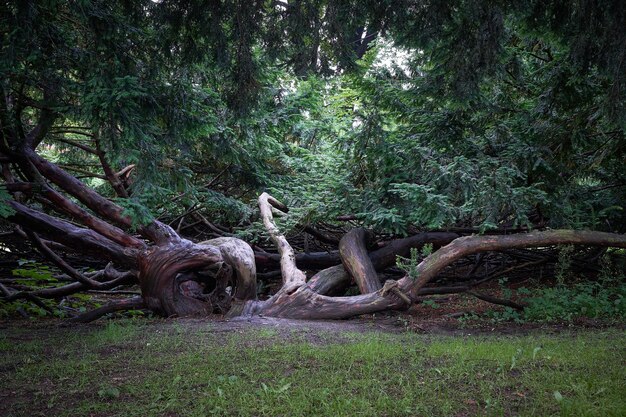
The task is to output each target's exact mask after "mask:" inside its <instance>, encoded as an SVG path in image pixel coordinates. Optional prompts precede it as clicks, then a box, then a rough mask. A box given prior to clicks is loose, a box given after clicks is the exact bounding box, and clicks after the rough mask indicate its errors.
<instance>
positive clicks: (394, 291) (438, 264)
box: [230, 194, 626, 319]
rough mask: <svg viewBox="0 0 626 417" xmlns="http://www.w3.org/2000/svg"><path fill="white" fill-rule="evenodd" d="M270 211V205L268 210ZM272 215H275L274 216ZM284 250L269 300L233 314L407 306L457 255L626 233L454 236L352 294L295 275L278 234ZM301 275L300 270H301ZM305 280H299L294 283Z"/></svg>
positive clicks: (595, 242)
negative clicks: (330, 292) (411, 272)
mask: <svg viewBox="0 0 626 417" xmlns="http://www.w3.org/2000/svg"><path fill="white" fill-rule="evenodd" d="M270 198H271V197H270V196H268V195H266V194H264V195H263V196H262V198H259V205H260V206H261V207H263V206H264V205H266V206H267V205H268V203H267V202H268V200H269V199H270ZM265 212H266V213H267V208H266V210H265ZM270 219H271V218H270ZM266 227H267V228H268V232H269V233H270V235H273V236H282V235H280V233H279V231H278V230H277V228H276V226H275V225H274V224H273V222H271V223H270V222H266ZM274 241H275V243H276V245H277V246H279V251H280V252H281V255H283V256H284V257H285V258H286V261H288V262H287V263H288V267H289V268H287V269H283V271H282V272H283V282H284V283H289V285H283V287H282V288H281V289H280V290H279V291H278V293H276V294H275V295H274V296H272V297H271V298H270V299H268V300H266V301H248V302H246V303H244V304H243V305H239V306H237V308H234V309H233V310H231V312H230V315H231V316H233V315H239V314H241V315H265V316H272V317H288V318H308V319H341V318H347V317H351V316H355V315H359V314H367V313H375V312H379V311H384V310H392V309H403V308H406V307H408V305H410V303H412V302H414V301H415V300H417V299H418V296H419V295H420V291H421V290H422V288H424V287H425V285H426V284H428V283H429V282H430V281H431V280H432V279H434V278H435V276H436V275H437V274H438V273H439V272H440V271H441V270H443V269H444V268H445V267H447V266H448V265H450V264H451V263H453V262H455V261H456V260H458V259H460V258H462V257H465V256H468V255H472V254H476V253H482V252H488V251H496V250H506V249H513V248H527V247H542V246H549V245H561V244H581V245H589V246H614V247H626V236H625V235H618V234H612V233H604V232H592V231H573V230H553V231H543V232H531V233H523V234H517V235H492V236H470V237H462V238H457V239H455V240H453V241H452V242H451V243H449V244H448V245H446V246H444V247H442V248H441V249H439V250H437V251H435V252H434V253H432V254H431V255H429V256H427V257H426V258H425V259H424V260H423V261H422V262H420V263H419V264H418V265H417V267H416V274H415V276H414V277H409V276H406V277H404V278H402V279H400V280H399V281H397V282H393V281H391V282H389V281H388V282H387V283H386V285H385V286H384V287H383V288H382V289H381V290H379V291H375V292H372V293H368V294H362V295H359V296H353V297H328V296H323V295H320V294H318V293H316V292H315V291H313V290H312V288H311V286H310V285H307V284H304V283H303V281H302V280H301V279H300V278H299V277H297V278H296V279H293V278H292V277H291V276H290V274H291V273H292V271H293V270H294V268H295V260H294V258H293V251H292V250H291V247H290V246H289V243H288V242H287V241H286V240H284V239H274ZM297 272H299V273H300V274H301V271H299V270H297ZM299 282H302V283H301V284H300V285H294V284H296V283H299Z"/></svg>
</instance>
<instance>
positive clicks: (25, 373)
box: [0, 320, 626, 416]
mask: <svg viewBox="0 0 626 417" xmlns="http://www.w3.org/2000/svg"><path fill="white" fill-rule="evenodd" d="M223 330H224V329H222V331H214V329H213V328H212V325H211V324H210V323H206V324H205V323H201V322H200V323H199V322H194V323H192V324H191V325H186V324H184V322H183V324H181V323H180V322H174V323H165V324H163V323H151V324H147V323H146V322H143V321H141V320H136V321H119V322H109V323H108V324H106V325H104V326H101V327H83V328H78V329H49V330H47V331H43V330H41V329H39V330H36V335H35V336H36V337H32V338H31V339H29V340H24V339H23V338H24V336H25V335H26V334H27V333H25V332H24V331H22V330H19V331H18V329H16V330H12V329H7V330H5V331H4V335H3V336H2V337H0V350H1V351H2V355H1V357H0V370H1V372H2V378H0V392H1V394H0V396H1V397H0V414H1V415H5V416H31V415H40V414H45V415H55V416H87V415H106V416H147V415H150V416H160V415H164V416H174V415H176V416H207V415H219V416H232V415H240V416H277V415H285V416H287V415H288V416H305V415H323V416H330V415H332V416H359V415H361V416H385V415H387V416H404V415H406V416H414V415H429V416H437V415H441V416H446V415H504V414H506V415H528V416H536V415H567V416H570V415H571V416H576V415H580V416H589V415H597V416H609V415H614V416H618V415H624V414H626V398H624V395H623V393H624V392H625V388H626V386H625V382H624V381H626V371H625V370H624V366H623V364H624V359H625V353H626V349H625V348H624V346H625V343H624V342H626V336H625V335H624V333H623V331H620V330H601V331H600V330H594V331H579V332H576V333H561V334H559V335H540V334H536V335H519V336H502V335H499V336H498V335H489V336H429V335H417V334H400V335H397V334H385V333H373V332H369V333H362V334H359V333H350V334H348V335H346V336H345V337H344V336H342V335H337V334H325V333H323V332H322V331H321V330H307V331H306V332H305V331H302V330H298V329H294V328H293V327H292V328H290V329H281V328H271V329H266V328H262V327H261V328H246V329H243V330H241V329H239V330H237V331H233V332H228V331H223ZM226 330H227V329H226ZM31 336H32V335H31Z"/></svg>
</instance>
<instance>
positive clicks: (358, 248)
mask: <svg viewBox="0 0 626 417" xmlns="http://www.w3.org/2000/svg"><path fill="white" fill-rule="evenodd" d="M370 239H371V234H370V233H369V232H368V231H367V230H365V229H363V228H361V227H359V228H356V229H352V230H350V231H349V232H348V233H346V234H345V235H344V236H343V237H342V238H341V240H340V241H339V254H340V255H341V263H342V264H343V266H344V268H345V269H346V271H347V272H348V274H349V275H350V276H351V277H352V279H353V280H354V281H355V282H356V284H357V286H358V287H359V291H360V292H361V294H369V293H371V292H374V291H378V290H380V289H381V285H380V279H379V278H378V274H376V270H375V269H374V265H373V264H372V261H371V260H370V257H369V256H368V253H367V246H366V244H367V242H368V241H369V240H370Z"/></svg>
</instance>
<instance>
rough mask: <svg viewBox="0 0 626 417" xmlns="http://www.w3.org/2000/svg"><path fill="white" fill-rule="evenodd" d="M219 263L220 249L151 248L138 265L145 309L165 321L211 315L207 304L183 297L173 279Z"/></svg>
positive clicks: (180, 244)
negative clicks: (167, 319) (176, 317)
mask: <svg viewBox="0 0 626 417" xmlns="http://www.w3.org/2000/svg"><path fill="white" fill-rule="evenodd" d="M222 261H223V258H222V254H221V252H220V250H219V248H217V247H215V246H210V245H198V244H194V243H192V242H189V241H187V240H182V241H180V242H177V243H175V244H169V245H163V246H156V247H154V248H151V249H150V250H149V251H148V252H147V253H146V254H145V255H144V256H142V257H141V258H140V262H139V284H140V286H141V294H142V296H143V299H144V301H145V303H146V305H147V306H148V308H149V309H151V310H152V311H154V312H157V313H158V314H161V315H163V316H166V317H168V316H173V315H176V316H189V315H198V314H205V315H206V314H210V313H212V306H211V304H210V303H208V302H207V301H206V300H202V299H199V298H194V297H191V296H188V295H185V294H183V292H182V291H181V289H180V288H179V286H178V282H177V280H176V277H177V275H178V274H179V273H181V272H185V271H191V270H197V269H202V268H206V267H208V266H211V265H214V264H218V263H221V262H222Z"/></svg>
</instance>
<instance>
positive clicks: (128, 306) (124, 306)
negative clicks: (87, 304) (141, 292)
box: [70, 297, 146, 323]
mask: <svg viewBox="0 0 626 417" xmlns="http://www.w3.org/2000/svg"><path fill="white" fill-rule="evenodd" d="M141 308H146V305H145V303H144V302H143V299H142V298H141V297H133V298H128V299H125V300H117V301H112V302H110V303H109V304H107V305H104V306H102V307H100V308H96V309H95V310H91V311H88V312H86V313H83V314H81V315H79V316H76V317H73V318H71V319H70V321H71V322H75V323H89V322H91V321H94V320H96V319H99V318H100V317H102V316H104V315H106V314H109V313H114V312H116V311H126V310H137V309H141Z"/></svg>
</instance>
